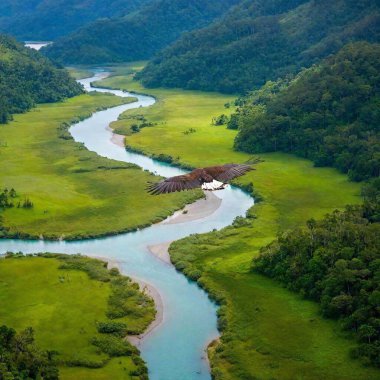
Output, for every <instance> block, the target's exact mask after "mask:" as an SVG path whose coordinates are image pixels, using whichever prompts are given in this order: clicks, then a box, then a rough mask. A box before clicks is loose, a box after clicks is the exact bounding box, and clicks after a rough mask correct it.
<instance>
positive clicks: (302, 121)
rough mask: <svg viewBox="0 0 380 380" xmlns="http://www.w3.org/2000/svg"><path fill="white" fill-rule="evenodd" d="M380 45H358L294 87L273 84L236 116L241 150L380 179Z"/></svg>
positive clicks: (360, 177)
mask: <svg viewBox="0 0 380 380" xmlns="http://www.w3.org/2000/svg"><path fill="white" fill-rule="evenodd" d="M379 89H380V45H379V44H368V43H364V42H357V43H355V44H351V45H348V46H346V47H345V48H343V49H342V50H341V51H340V52H339V53H338V54H336V55H334V56H331V57H330V58H328V59H327V60H326V61H324V62H323V63H322V64H320V65H318V66H314V67H312V68H311V69H308V70H305V71H303V72H302V73H301V74H300V75H298V76H297V77H296V78H295V79H294V80H291V81H290V83H286V81H279V82H277V83H273V82H268V83H267V85H266V86H264V87H263V88H262V89H261V90H258V91H256V92H253V93H252V94H250V95H249V96H248V98H246V99H245V102H246V104H245V105H244V106H243V107H241V108H240V109H239V110H238V112H237V113H236V114H235V115H234V116H233V117H232V118H231V121H230V123H229V127H230V128H239V134H238V136H237V137H236V140H235V147H236V148H237V149H239V150H243V151H246V152H251V153H259V152H273V151H282V152H287V153H294V154H297V155H299V156H302V157H305V158H308V159H311V160H313V161H314V163H315V165H316V166H333V167H336V168H337V169H338V170H340V171H342V172H343V173H348V175H349V177H350V179H352V180H355V181H361V180H366V179H369V178H371V177H378V176H379V175H380V155H379V152H380V130H379V124H380V112H379V109H380V91H379Z"/></svg>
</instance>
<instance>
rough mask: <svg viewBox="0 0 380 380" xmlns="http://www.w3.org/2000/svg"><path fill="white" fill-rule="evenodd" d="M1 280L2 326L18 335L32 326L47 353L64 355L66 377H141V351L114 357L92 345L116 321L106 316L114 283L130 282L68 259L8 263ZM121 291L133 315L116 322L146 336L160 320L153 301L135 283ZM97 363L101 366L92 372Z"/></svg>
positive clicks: (97, 264)
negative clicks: (100, 328)
mask: <svg viewBox="0 0 380 380" xmlns="http://www.w3.org/2000/svg"><path fill="white" fill-rule="evenodd" d="M79 268H80V269H79ZM0 278H1V282H0V303H1V305H6V307H1V308H0V325H2V324H5V325H7V326H9V327H13V328H14V329H16V330H17V331H21V330H23V329H25V328H27V327H32V328H33V329H34V331H35V338H36V343H37V344H38V346H39V347H40V348H41V349H44V350H54V351H57V352H58V355H57V357H56V358H57V360H58V361H59V363H60V365H59V367H60V378H61V379H63V380H71V379H99V380H106V379H136V380H137V379H138V377H134V376H131V375H130V371H133V370H136V369H137V368H138V367H137V366H136V365H135V364H134V363H133V360H132V359H133V357H134V356H135V355H136V353H135V354H133V355H132V356H130V355H129V356H126V355H120V356H118V357H112V356H111V355H109V354H108V353H105V352H104V351H102V350H99V348H97V347H96V346H95V345H93V344H91V340H92V339H93V338H98V339H102V338H104V337H105V336H106V335H108V334H100V333H99V332H98V330H97V322H111V320H110V319H109V318H108V317H107V315H106V314H107V312H108V311H109V309H110V296H111V295H114V290H113V289H114V288H113V287H114V281H118V280H119V279H124V280H125V278H123V277H121V276H119V275H111V274H110V272H109V271H108V270H107V269H105V267H104V263H103V262H101V261H99V260H95V259H88V258H84V257H79V256H66V255H51V257H43V256H41V257H11V258H7V259H2V260H0ZM118 289H119V292H118V296H119V295H120V294H122V293H124V294H126V293H128V294H129V297H128V298H127V299H126V300H123V302H124V303H125V305H126V306H127V307H128V309H129V314H128V315H125V316H123V317H121V318H117V319H113V320H112V322H118V323H124V324H126V326H127V328H128V329H131V330H134V331H137V332H142V331H143V330H144V329H145V328H146V327H147V326H148V325H149V323H150V322H151V321H152V320H153V318H154V315H155V310H154V304H153V301H152V300H151V299H149V298H147V297H146V296H145V295H142V294H141V293H140V292H139V291H138V290H137V285H135V284H132V283H131V282H128V281H127V282H123V286H122V287H120V288H118ZM120 289H122V291H120ZM117 339H119V341H120V342H123V340H122V338H121V337H120V338H117ZM123 344H126V345H127V346H128V345H129V344H128V343H123ZM130 347H131V346H130ZM78 363H81V366H79V364H78ZM94 364H96V365H100V368H87V367H88V366H91V365H94ZM86 366H87V367H86Z"/></svg>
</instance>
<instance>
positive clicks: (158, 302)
mask: <svg viewBox="0 0 380 380" xmlns="http://www.w3.org/2000/svg"><path fill="white" fill-rule="evenodd" d="M87 256H88V257H91V258H94V259H99V260H102V261H104V262H106V263H107V268H108V269H112V268H117V269H118V270H119V272H120V273H122V268H121V262H120V261H118V260H116V259H112V258H108V257H104V256H92V255H87ZM128 277H130V278H131V279H132V280H133V282H135V283H137V284H138V285H139V286H140V290H141V291H142V292H143V293H145V294H147V295H148V296H149V297H151V298H152V299H153V301H154V306H155V308H156V316H155V319H154V321H153V322H152V323H151V324H150V325H149V326H148V327H147V328H146V329H145V331H144V332H143V333H142V334H140V335H129V336H128V337H127V339H128V341H129V342H130V343H131V344H133V345H134V346H136V347H139V345H140V344H141V341H142V340H143V339H144V338H146V337H147V336H148V335H149V334H151V333H152V331H153V330H154V329H155V328H157V327H158V326H159V325H161V323H162V322H163V321H164V304H163V301H162V297H161V294H160V292H159V291H158V290H157V289H156V288H155V287H154V286H153V285H152V284H150V283H148V282H146V281H143V280H141V279H139V278H137V277H132V276H128Z"/></svg>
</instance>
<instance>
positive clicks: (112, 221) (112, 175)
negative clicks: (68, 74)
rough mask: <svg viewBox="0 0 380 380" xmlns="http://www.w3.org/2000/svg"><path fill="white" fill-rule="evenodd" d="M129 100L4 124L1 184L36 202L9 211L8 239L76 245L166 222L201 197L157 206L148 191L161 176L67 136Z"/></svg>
mask: <svg viewBox="0 0 380 380" xmlns="http://www.w3.org/2000/svg"><path fill="white" fill-rule="evenodd" d="M125 101H126V100H125V99H120V98H117V97H115V96H112V95H107V94H87V95H81V96H79V97H76V98H72V99H69V100H67V101H64V102H61V103H54V104H44V105H41V106H38V107H37V108H35V109H33V110H32V111H30V112H28V113H25V114H21V115H16V116H15V117H14V120H13V121H11V122H10V123H8V124H5V125H3V126H2V128H1V129H0V142H1V144H0V156H1V158H2V160H3V161H4V162H6V163H7V164H6V165H3V167H2V170H1V173H0V182H1V184H2V186H3V187H4V188H5V187H7V188H9V189H11V188H14V189H15V190H16V192H17V193H18V194H19V197H20V198H18V200H21V201H22V200H23V199H25V198H29V199H30V200H31V202H32V203H33V207H32V208H30V209H25V208H17V207H13V208H8V209H6V210H5V211H4V212H2V216H3V219H4V221H3V225H4V227H5V228H3V229H2V230H0V237H3V238H4V237H14V238H32V239H40V237H41V236H43V238H44V239H46V240H58V239H66V240H75V239H86V238H91V237H98V236H106V235H114V234H118V233H122V232H127V231H134V230H136V229H137V228H142V227H146V226H149V225H151V224H153V223H157V222H159V221H161V220H164V219H165V218H166V217H167V216H168V215H171V214H172V213H173V212H174V211H176V210H178V209H180V208H182V207H184V205H185V204H187V203H191V202H192V201H194V200H195V199H197V197H198V196H199V195H197V193H196V192H187V193H182V194H178V193H177V194H173V195H171V196H166V197H159V198H160V201H159V202H157V198H154V197H152V196H150V195H149V194H147V193H146V191H145V188H146V184H147V182H148V181H157V180H158V178H157V177H156V176H154V175H152V174H151V173H147V172H144V171H142V170H141V169H140V168H138V167H137V166H135V165H131V164H128V163H124V162H120V161H116V160H110V159H107V158H103V157H100V156H98V155H97V154H96V153H93V152H90V151H88V150H87V149H84V147H83V145H82V144H80V143H76V142H74V141H73V140H72V138H71V136H70V134H69V132H67V128H68V125H69V124H70V123H71V122H75V121H79V120H82V119H83V118H85V117H88V116H89V115H91V114H92V113H94V112H95V111H96V110H99V109H100V108H101V109H105V108H109V107H113V106H117V105H121V104H124V103H125ZM127 101H128V99H127ZM31 129H33V133H32V134H31V133H30V130H31ZM131 204H133V205H134V207H133V209H131V207H130V205H131Z"/></svg>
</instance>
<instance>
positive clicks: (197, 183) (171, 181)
mask: <svg viewBox="0 0 380 380" xmlns="http://www.w3.org/2000/svg"><path fill="white" fill-rule="evenodd" d="M201 186H202V180H200V178H199V176H198V175H194V171H192V172H191V173H189V174H185V175H177V176H175V177H170V178H167V179H165V180H163V181H161V182H158V183H149V185H148V188H147V190H148V192H149V193H151V194H154V195H156V194H164V193H173V192H175V191H182V190H190V189H196V188H197V187H201Z"/></svg>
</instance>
